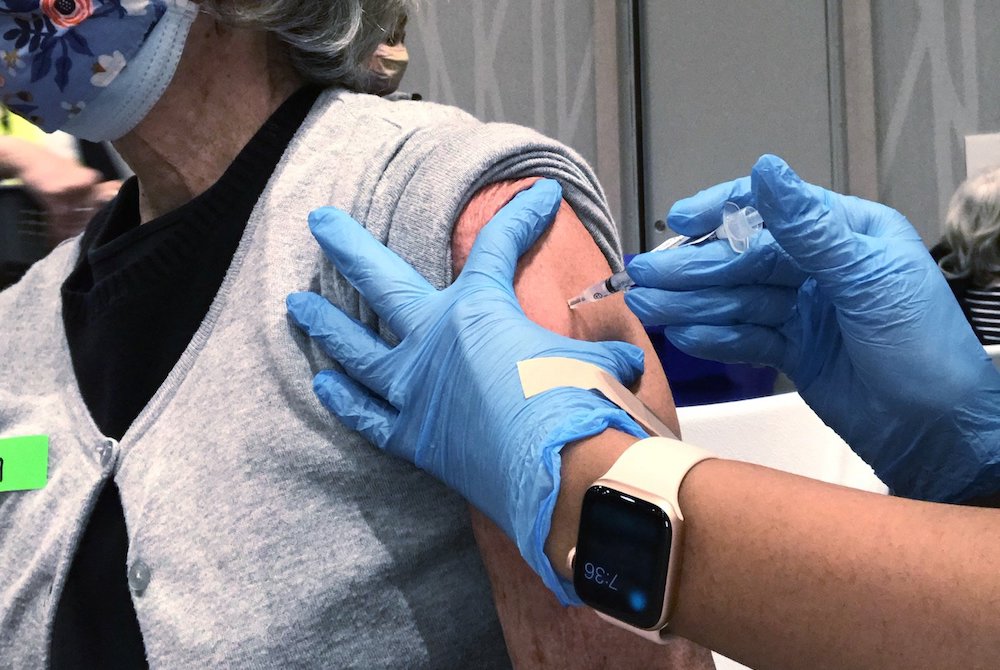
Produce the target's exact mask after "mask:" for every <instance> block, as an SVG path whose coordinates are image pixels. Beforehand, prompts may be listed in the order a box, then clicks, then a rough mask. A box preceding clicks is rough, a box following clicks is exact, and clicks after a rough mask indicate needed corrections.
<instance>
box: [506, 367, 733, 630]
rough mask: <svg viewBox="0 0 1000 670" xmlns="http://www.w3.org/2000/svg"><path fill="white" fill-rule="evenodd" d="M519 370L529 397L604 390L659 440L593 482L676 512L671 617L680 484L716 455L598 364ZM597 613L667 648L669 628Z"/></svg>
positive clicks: (642, 445) (639, 446)
mask: <svg viewBox="0 0 1000 670" xmlns="http://www.w3.org/2000/svg"><path fill="white" fill-rule="evenodd" d="M517 368H518V373H519V374H520V377H521V387H522V388H523V390H524V397H525V398H530V397H532V396H534V395H537V394H539V393H543V392H545V391H548V390H550V389H554V388H559V387H563V386H570V387H575V388H584V389H593V390H596V391H600V392H601V393H602V394H603V395H604V397H606V398H607V399H608V400H610V401H611V402H613V403H614V404H616V405H618V407H620V408H621V409H623V410H624V411H625V412H626V413H627V414H628V415H629V416H631V417H632V418H633V419H635V421H636V422H637V423H638V424H639V425H641V426H642V427H643V428H644V429H645V430H646V431H647V432H648V433H651V434H652V435H655V436H657V437H648V438H646V439H644V440H639V441H638V442H636V443H635V444H633V445H632V446H631V447H629V448H628V449H627V450H626V451H625V452H624V453H623V454H622V455H621V456H619V457H618V460H617V461H615V464H614V465H612V466H611V468H610V469H609V470H608V471H607V472H606V473H605V474H604V476H603V477H601V478H600V479H599V480H597V481H596V482H594V484H595V485H606V486H610V487H612V488H615V489H618V490H621V491H622V492H623V493H628V494H632V495H636V496H638V497H640V498H643V499H644V500H649V501H650V502H655V503H657V504H661V505H662V504H663V503H666V505H667V506H668V507H670V508H672V509H671V510H670V515H671V517H672V518H671V522H672V525H673V529H674V537H673V541H672V542H671V551H670V561H669V566H668V568H667V592H666V594H665V595H664V600H665V607H666V608H667V609H666V613H667V615H669V613H670V610H671V609H672V608H673V602H674V598H675V593H676V591H677V581H678V578H679V573H680V551H679V550H678V549H679V547H680V544H681V542H682V538H683V521H684V517H683V515H682V514H681V509H680V504H679V503H678V500H677V498H678V495H679V493H680V488H681V484H683V483H684V478H685V477H686V476H687V474H688V472H690V471H691V468H693V467H694V466H695V465H697V464H698V463H701V462H702V461H704V460H707V459H710V458H715V457H716V456H715V455H714V454H712V453H711V452H709V451H706V450H704V449H702V448H700V447H696V446H694V445H692V444H687V443H685V442H681V441H680V440H678V439H676V436H675V435H674V433H673V431H671V430H670V428H669V427H667V426H666V425H665V424H664V423H663V422H662V421H660V420H659V419H658V418H657V417H656V416H655V415H654V414H653V412H652V411H650V409H649V408H648V407H646V406H645V405H644V404H643V403H642V401H640V400H639V399H638V398H636V397H635V396H634V395H633V394H632V392H631V391H629V390H628V389H627V388H625V387H624V386H623V385H622V384H621V382H619V381H618V380H617V379H616V378H615V377H614V376H613V375H612V374H610V373H609V372H607V371H606V370H604V369H603V368H601V367H598V366H597V365H593V364H591V363H586V362H584V361H580V360H577V359H575V358H558V357H550V358H532V359H528V360H524V361H520V362H519V363H518V364H517ZM575 553H576V550H575V549H571V550H570V552H569V556H567V561H568V564H569V569H570V572H572V571H573V558H574V555H575ZM596 614H597V615H598V616H599V617H601V618H602V619H605V620H606V621H609V622H610V623H613V624H615V625H616V626H620V627H622V628H626V629H628V630H629V631H631V632H632V633H635V634H636V635H639V636H641V637H644V638H646V639H648V640H652V641H653V642H657V643H659V644H666V643H667V642H668V641H669V639H670V634H669V632H668V630H667V626H664V627H663V628H662V629H661V630H643V629H641V628H636V627H634V626H630V625H628V624H626V623H625V622H623V621H620V620H618V619H615V618H614V617H611V616H608V615H606V614H604V613H602V612H596Z"/></svg>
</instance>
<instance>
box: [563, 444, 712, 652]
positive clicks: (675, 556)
mask: <svg viewBox="0 0 1000 670" xmlns="http://www.w3.org/2000/svg"><path fill="white" fill-rule="evenodd" d="M709 458H715V456H714V455H713V454H712V453H710V452H708V451H705V450H703V449H701V448H699V447H695V446H693V445H690V444H686V443H684V442H681V441H679V440H675V439H671V438H667V437H650V438H647V439H644V440H640V441H639V442H636V443H635V444H633V445H632V446H631V447H629V448H628V449H627V450H626V451H625V452H624V453H623V454H622V455H621V457H620V458H619V459H618V460H617V461H616V462H615V464H614V465H613V466H612V467H611V469H610V470H608V471H607V473H605V474H604V476H603V477H601V478H600V479H598V480H597V481H596V482H594V484H593V485H592V486H591V487H590V488H589V489H588V490H587V493H586V494H585V495H584V498H583V508H582V510H581V512H580V531H579V534H578V537H577V544H576V547H575V548H574V549H573V550H571V551H570V553H569V564H570V570H571V571H572V573H573V587H574V588H575V589H576V592H577V595H579V596H580V598H581V599H582V600H583V602H584V603H586V604H587V605H588V606H590V607H592V608H593V609H594V610H596V611H597V613H598V615H599V616H601V617H602V618H603V619H606V620H608V621H610V622H612V623H614V624H616V625H618V626H621V627H623V628H626V629H628V630H630V631H632V632H633V633H636V634H638V635H641V636H642V637H645V638H647V639H650V640H653V641H655V642H659V643H661V644H664V643H666V642H667V641H668V640H669V631H668V629H667V627H668V624H669V622H670V615H671V613H672V612H673V609H674V604H675V600H676V591H677V584H678V581H679V576H680V569H681V565H680V561H681V548H682V544H681V543H682V541H683V524H684V517H683V515H682V514H681V509H680V505H679V504H678V502H677V497H678V495H677V494H678V491H679V490H680V487H681V483H682V482H683V481H684V477H685V476H686V475H687V473H688V472H689V471H690V470H691V468H693V467H694V466H695V465H696V464H698V463H700V462H701V461H703V460H706V459H709Z"/></svg>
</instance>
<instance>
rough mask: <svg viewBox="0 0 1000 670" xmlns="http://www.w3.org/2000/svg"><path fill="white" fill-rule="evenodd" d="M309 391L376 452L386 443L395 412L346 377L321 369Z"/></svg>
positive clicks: (387, 404) (387, 442) (396, 413)
mask: <svg viewBox="0 0 1000 670" xmlns="http://www.w3.org/2000/svg"><path fill="white" fill-rule="evenodd" d="M313 391H315V392H316V396H317V397H318V398H319V399H320V402H322V403H323V405H324V406H325V407H326V408H327V409H328V410H330V411H331V412H333V413H334V414H335V415H336V416H337V418H339V419H340V421H341V423H343V424H344V425H345V426H347V427H348V428H350V429H351V430H356V431H357V432H359V433H361V434H362V435H363V436H364V437H365V439H367V440H368V441H369V442H371V443H372V444H374V445H375V446H376V447H378V448H379V449H385V448H386V446H387V445H388V444H389V436H390V435H391V434H392V427H393V425H394V423H395V421H396V417H397V416H398V415H399V412H397V411H396V409H395V408H394V407H393V406H392V405H390V404H389V403H387V402H385V401H384V400H382V399H381V398H378V397H376V396H374V395H372V394H371V393H370V392H369V391H368V389H366V388H364V387H363V386H361V385H360V384H358V383H357V382H355V381H354V380H353V379H351V378H350V377H348V376H347V375H344V374H341V373H339V372H335V371H333V370H324V371H323V372H320V373H319V374H317V375H316V376H315V377H314V378H313Z"/></svg>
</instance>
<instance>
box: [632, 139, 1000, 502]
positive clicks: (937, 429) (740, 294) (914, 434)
mask: <svg viewBox="0 0 1000 670" xmlns="http://www.w3.org/2000/svg"><path fill="white" fill-rule="evenodd" d="M727 200H732V201H734V202H736V203H737V204H739V205H740V206H745V205H752V206H754V207H756V208H757V209H758V210H759V211H760V213H761V215H762V216H763V218H764V222H765V226H766V230H765V231H763V232H762V233H761V234H760V236H759V237H758V238H757V239H756V240H755V242H754V244H753V245H752V246H751V248H750V249H749V250H748V251H747V252H746V253H744V254H741V255H737V254H735V253H734V252H733V251H732V250H731V249H730V248H729V245H728V244H726V243H725V242H714V243H710V244H708V245H705V246H703V247H687V248H681V249H674V250H668V251H664V252H661V253H651V254H643V255H641V256H638V257H636V258H635V259H634V260H633V261H632V263H631V264H630V265H629V267H628V271H629V275H630V276H631V277H632V278H633V279H634V280H635V281H636V283H637V284H638V285H639V287H647V288H638V287H637V288H635V289H633V290H632V291H631V292H630V293H628V295H627V296H626V298H625V300H626V302H627V303H628V306H629V307H630V308H631V309H632V311H633V312H635V313H636V314H637V315H638V316H639V318H640V319H641V320H642V321H643V322H644V323H647V324H650V325H652V324H665V325H667V326H668V327H667V329H666V334H667V337H668V338H669V339H670V340H671V342H673V343H674V344H675V345H676V346H677V347H679V348H680V349H682V350H683V351H685V352H687V353H689V354H692V355H694V356H700V357H702V358H711V359H716V360H720V361H723V362H746V363H757V364H762V365H769V366H773V367H777V368H779V369H781V370H783V371H784V372H785V373H786V374H787V375H788V376H789V377H790V378H791V379H792V380H793V381H794V382H795V384H796V386H797V387H798V390H799V392H800V393H801V395H802V397H803V398H804V399H805V401H806V402H807V403H809V405H810V406H811V407H812V408H813V409H814V410H815V411H816V413H817V414H818V415H819V416H820V417H821V418H822V419H823V420H824V421H825V422H826V423H827V424H828V425H829V426H830V427H831V428H833V429H834V430H835V431H836V432H837V433H838V434H839V435H840V436H841V437H842V438H843V439H844V440H845V441H846V442H847V443H848V444H850V445H851V447H852V448H853V449H854V450H855V451H856V452H857V453H858V454H859V455H860V456H861V457H862V458H863V459H864V460H865V461H866V462H868V463H869V464H870V465H871V466H872V467H873V468H874V469H875V472H876V474H878V476H879V477H880V478H881V479H882V480H883V481H884V482H885V483H886V484H887V485H888V486H889V487H890V488H891V489H892V490H893V491H894V492H895V493H896V494H898V495H904V496H907V497H914V498H923V499H928V500H939V501H962V500H967V499H970V498H974V497H978V496H982V495H988V494H992V493H995V492H997V491H1000V374H998V373H997V371H996V369H994V367H993V365H992V363H991V362H990V359H989V358H988V357H987V356H986V354H985V352H984V350H983V348H982V346H981V345H980V344H979V341H978V340H977V339H976V336H975V335H974V334H973V332H972V329H971V328H970V326H969V324H968V323H967V321H966V319H965V317H964V316H963V314H962V311H961V309H960V308H959V306H958V304H957V303H956V302H955V299H954V297H953V295H952V293H951V291H950V290H949V288H948V285H947V284H946V282H945V280H944V279H943V277H942V275H941V272H940V270H939V269H938V268H937V266H936V265H935V264H934V262H933V260H931V257H930V255H929V254H928V253H927V250H926V248H925V247H924V245H923V243H922V242H921V240H920V237H919V235H918V234H917V232H916V231H915V230H914V229H913V227H912V226H911V225H910V224H909V222H908V221H907V220H906V219H905V218H904V217H903V215H902V214H900V213H899V212H896V211H894V210H892V209H890V208H888V207H885V206H883V205H879V204H877V203H873V202H867V201H865V200H860V199H858V198H853V197H848V196H843V195H838V194H836V193H832V192H830V191H827V190H825V189H822V188H819V187H817V186H813V185H811V184H807V183H805V182H803V181H802V180H801V179H799V177H798V175H796V174H795V172H793V171H792V169H791V168H790V167H788V165H787V164H786V163H785V162H784V161H782V160H781V159H780V158H777V157H775V156H763V157H761V158H760V160H758V161H757V164H756V165H755V166H754V168H753V171H752V173H751V175H750V177H749V178H743V179H738V180H736V181H733V182H730V183H726V184H720V185H718V186H715V187H713V188H710V189H708V190H706V191H702V192H701V193H699V194H697V195H696V196H694V197H691V198H687V199H685V200H681V201H679V202H677V203H676V204H675V205H674V206H673V208H672V209H671V210H670V214H669V216H668V221H669V224H670V227H671V228H673V229H674V230H676V231H678V232H680V233H683V234H685V235H691V236H695V235H700V234H702V233H703V232H706V231H708V230H710V229H712V228H713V227H715V226H717V225H718V222H719V217H720V212H721V209H722V205H723V203H725V202H726V201H727ZM779 245H780V246H779ZM658 289H663V290H658Z"/></svg>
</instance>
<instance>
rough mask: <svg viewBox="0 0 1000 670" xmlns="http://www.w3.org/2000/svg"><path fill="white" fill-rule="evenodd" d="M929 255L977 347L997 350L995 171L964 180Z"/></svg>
mask: <svg viewBox="0 0 1000 670" xmlns="http://www.w3.org/2000/svg"><path fill="white" fill-rule="evenodd" d="M931 255H932V256H933V257H934V260H936V261H937V262H938V266H940V268H941V271H942V272H943V273H944V276H945V278H946V279H947V280H948V285H949V286H950V287H951V290H952V293H954V294H955V298H956V299H957V300H958V304H959V305H961V306H962V311H963V312H964V313H965V318H966V319H968V320H969V324H970V325H971V326H972V330H973V331H975V333H976V336H977V337H978V338H979V341H980V342H982V343H983V344H1000V168H995V169H993V170H989V171H987V172H984V173H982V174H979V175H975V176H973V177H970V178H969V179H966V180H965V181H964V182H962V184H961V185H960V186H959V187H958V188H957V189H956V190H955V193H954V195H952V196H951V202H950V203H949V204H948V214H947V216H946V217H945V223H944V239H942V240H941V241H940V242H939V243H938V244H937V245H936V246H935V247H934V248H933V249H931Z"/></svg>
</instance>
